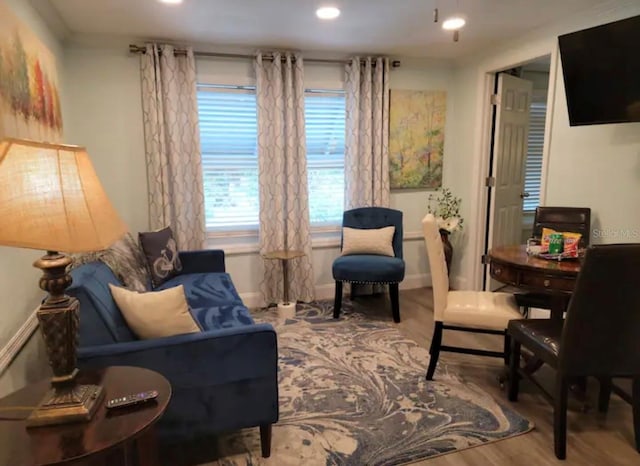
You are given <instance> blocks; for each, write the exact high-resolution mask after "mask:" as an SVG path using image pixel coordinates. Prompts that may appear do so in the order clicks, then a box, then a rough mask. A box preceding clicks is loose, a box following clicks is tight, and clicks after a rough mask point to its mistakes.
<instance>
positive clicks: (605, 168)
mask: <svg viewBox="0 0 640 466" xmlns="http://www.w3.org/2000/svg"><path fill="white" fill-rule="evenodd" d="M638 14H640V3H638V2H626V1H622V2H619V3H618V6H617V7H610V8H608V9H605V8H603V9H602V10H593V11H589V12H586V13H585V14H583V15H575V16H573V17H572V18H570V19H567V20H565V21H563V22H562V23H558V24H555V25H551V26H548V27H547V28H545V29H543V30H537V31H534V32H532V33H530V34H528V35H526V36H523V37H522V38H521V39H519V40H517V41H512V42H510V43H509V44H505V45H503V46H501V47H497V48H495V49H494V50H493V51H487V53H485V54H484V55H482V56H476V57H472V58H470V59H468V60H466V61H464V62H462V63H461V64H460V65H459V66H458V68H457V70H456V73H455V75H456V76H455V77H456V84H455V93H456V103H457V104H459V105H460V107H459V108H457V109H456V110H455V114H456V118H457V120H456V124H455V126H454V128H453V133H454V134H455V140H454V145H455V150H454V152H455V153H456V154H464V157H470V158H472V159H473V162H472V163H463V159H462V158H458V159H457V162H456V163H457V164H458V167H459V168H460V170H459V171H458V172H457V175H458V179H457V183H458V184H460V185H461V186H462V188H463V189H465V187H466V189H465V193H464V195H463V198H464V200H465V201H468V202H465V205H464V208H463V212H464V213H465V215H466V216H467V218H469V219H470V223H469V225H468V226H469V228H468V230H467V232H466V234H467V240H468V239H469V238H474V239H475V238H479V237H481V235H482V229H481V226H482V224H483V211H482V205H481V203H480V204H475V202H476V201H477V199H478V197H479V196H480V193H482V190H481V188H480V187H479V186H478V185H477V181H478V180H479V179H480V176H482V174H483V173H486V167H483V166H480V165H479V164H478V161H479V160H481V155H482V153H483V151H484V150H486V148H485V147H483V146H482V142H483V139H482V131H483V128H482V121H483V118H484V116H483V108H482V105H481V104H482V101H483V97H482V92H483V86H482V83H483V79H484V76H485V75H486V73H488V72H495V71H499V70H503V69H507V68H511V67H513V66H516V65H519V64H522V63H524V62H526V61H529V60H531V59H534V58H538V57H541V56H543V55H547V54H549V53H553V55H552V69H551V75H550V84H551V89H553V88H555V93H550V96H549V101H548V103H549V104H551V105H552V106H553V107H551V106H550V108H552V114H551V116H550V123H548V124H549V125H550V130H551V131H550V132H548V133H547V134H550V137H551V139H550V143H549V152H548V157H549V158H548V163H547V165H546V167H545V168H543V170H545V169H546V172H547V179H546V184H545V185H544V186H543V189H544V191H543V193H542V195H543V196H544V204H546V205H575V206H588V207H591V209H592V212H593V214H592V215H593V220H592V222H593V225H592V226H593V228H599V229H603V230H607V231H611V232H620V231H623V232H626V231H628V232H631V233H634V232H635V238H630V239H628V240H627V241H638V240H639V238H640V237H639V236H638V234H639V232H640V216H638V215H636V214H635V212H636V210H637V205H638V202H639V201H640V158H639V156H640V123H627V124H617V125H603V126H589V127H573V128H572V127H569V120H568V114H567V107H566V98H565V93H564V86H563V79H562V71H561V69H560V68H559V65H560V60H559V58H558V57H557V36H558V35H560V34H565V33H569V32H572V31H577V30H581V29H585V28H588V27H592V26H596V25H599V24H604V23H607V22H610V21H615V20H618V19H622V18H626V17H629V16H634V15H638ZM554 60H557V63H558V68H557V69H555V68H554V66H553V64H554ZM554 69H555V71H556V73H555V74H554ZM548 119H549V118H548ZM469 209H471V210H469ZM611 240H613V238H612V236H611V235H609V237H606V238H596V241H595V242H603V241H608V242H611ZM618 240H619V238H618ZM467 246H471V243H467ZM464 255H465V256H464V259H463V263H462V270H461V273H462V275H463V277H464V278H466V279H467V281H468V283H469V284H470V286H472V287H473V286H477V281H474V279H477V278H478V277H479V275H478V274H474V270H476V271H477V270H478V269H479V267H478V264H479V259H480V254H479V251H477V250H474V249H473V248H471V247H467V248H466V249H465V252H464Z"/></svg>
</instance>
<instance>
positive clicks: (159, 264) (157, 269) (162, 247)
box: [138, 227, 182, 288]
mask: <svg viewBox="0 0 640 466" xmlns="http://www.w3.org/2000/svg"><path fill="white" fill-rule="evenodd" d="M138 238H139V239H140V245H141V246H142V250H143V251H144V255H145V257H146V259H147V264H148V266H149V273H150V275H151V283H153V287H154V288H156V287H158V286H160V285H162V284H163V283H164V282H166V281H167V280H169V279H171V278H173V277H175V276H176V275H178V274H179V273H180V272H182V263H181V262H180V257H179V256H178V245H177V243H176V240H175V239H174V238H173V232H172V231H171V228H169V227H166V228H163V229H162V230H158V231H148V232H144V233H139V234H138Z"/></svg>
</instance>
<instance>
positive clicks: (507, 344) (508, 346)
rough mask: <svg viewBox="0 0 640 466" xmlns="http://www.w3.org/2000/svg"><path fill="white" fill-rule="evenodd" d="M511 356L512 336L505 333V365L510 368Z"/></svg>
mask: <svg viewBox="0 0 640 466" xmlns="http://www.w3.org/2000/svg"><path fill="white" fill-rule="evenodd" d="M510 355H511V335H509V334H508V333H507V331H506V330H505V331H504V365H505V366H509V360H510V359H511V358H510Z"/></svg>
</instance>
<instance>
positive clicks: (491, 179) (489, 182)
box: [484, 176, 496, 188]
mask: <svg viewBox="0 0 640 466" xmlns="http://www.w3.org/2000/svg"><path fill="white" fill-rule="evenodd" d="M484 185H485V186H486V187H487V188H493V187H494V186H495V185H496V177H495V176H487V177H486V178H485V179H484Z"/></svg>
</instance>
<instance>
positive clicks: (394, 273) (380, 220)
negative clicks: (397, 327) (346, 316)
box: [333, 207, 404, 322]
mask: <svg viewBox="0 0 640 466" xmlns="http://www.w3.org/2000/svg"><path fill="white" fill-rule="evenodd" d="M342 226H343V227H349V228H361V229H372V228H384V227H389V226H394V227H396V230H395V233H394V234H393V252H394V254H395V257H389V256H379V255H373V254H353V255H348V256H340V257H338V258H337V259H336V260H335V261H334V262H333V279H334V280H335V281H336V294H335V300H334V304H333V317H334V318H335V319H337V318H338V317H340V308H341V307H342V284H343V283H344V282H348V283H351V289H352V296H353V287H354V285H355V284H385V285H389V295H390V297H391V310H392V313H393V320H394V322H400V302H399V296H398V284H399V283H400V282H401V281H402V280H403V279H404V260H403V259H402V212H400V211H399V210H394V209H387V208H385V207H361V208H358V209H353V210H347V211H346V212H345V213H344V214H343V217H342Z"/></svg>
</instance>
